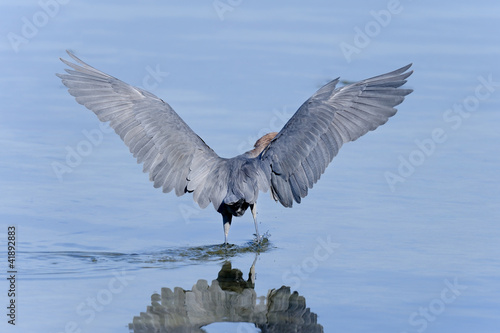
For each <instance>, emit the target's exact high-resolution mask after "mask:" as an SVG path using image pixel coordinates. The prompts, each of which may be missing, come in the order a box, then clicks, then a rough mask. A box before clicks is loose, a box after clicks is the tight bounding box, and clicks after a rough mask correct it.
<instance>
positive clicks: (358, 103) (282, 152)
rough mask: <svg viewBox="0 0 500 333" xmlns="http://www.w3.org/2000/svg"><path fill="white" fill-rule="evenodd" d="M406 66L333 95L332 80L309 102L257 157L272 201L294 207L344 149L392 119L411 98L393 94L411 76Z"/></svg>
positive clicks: (399, 91)
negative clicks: (266, 173) (268, 178)
mask: <svg viewBox="0 0 500 333" xmlns="http://www.w3.org/2000/svg"><path fill="white" fill-rule="evenodd" d="M410 66H411V65H408V66H405V67H403V68H400V69H398V70H395V71H393V72H390V73H387V74H383V75H379V76H376V77H373V78H370V79H366V80H363V81H360V82H357V83H353V84H350V85H347V86H344V87H342V88H339V89H335V86H336V84H337V83H338V79H336V80H333V81H332V82H330V83H328V84H326V85H325V86H323V87H322V88H321V89H319V90H318V91H317V92H316V93H315V94H314V95H313V96H312V97H311V98H309V99H308V100H307V101H306V102H305V103H304V104H303V105H302V106H301V107H300V108H299V110H298V111H297V112H296V113H295V114H294V115H293V117H292V118H291V119H290V120H289V121H288V122H287V123H286V124H285V126H284V127H283V129H282V130H281V131H280V132H279V133H278V134H277V135H276V137H275V139H274V140H273V141H272V142H271V143H270V144H269V146H268V147H267V148H266V149H265V150H264V151H263V152H262V154H261V156H260V157H261V159H262V161H263V162H264V165H263V166H264V167H265V168H267V167H268V166H270V167H271V170H272V172H271V191H272V194H273V197H274V199H275V200H279V201H280V202H281V204H282V205H283V206H285V207H291V206H292V204H293V200H295V201H296V202H297V203H300V200H301V198H303V197H305V196H306V195H307V191H308V188H312V187H313V185H314V184H315V183H316V181H318V179H319V178H320V176H321V174H323V172H324V171H325V169H326V167H327V166H328V164H329V163H330V162H331V160H332V159H333V157H335V155H337V153H338V151H339V149H340V147H341V146H342V145H343V144H344V143H346V142H349V141H354V140H356V139H357V138H359V137H360V136H362V135H363V134H365V133H367V132H368V131H373V130H374V129H376V128H377V127H378V126H380V125H382V124H384V123H385V122H386V121H387V120H388V119H389V117H391V116H393V115H394V114H395V113H396V109H395V108H394V106H396V105H398V104H400V103H401V102H402V101H403V99H404V96H406V95H408V94H409V93H411V92H412V90H410V89H398V88H399V87H400V86H402V85H403V84H404V83H405V82H406V80H405V79H406V78H407V77H408V76H410V75H411V73H412V72H411V71H410V72H406V71H407V70H408V68H410ZM405 72H406V73H405Z"/></svg>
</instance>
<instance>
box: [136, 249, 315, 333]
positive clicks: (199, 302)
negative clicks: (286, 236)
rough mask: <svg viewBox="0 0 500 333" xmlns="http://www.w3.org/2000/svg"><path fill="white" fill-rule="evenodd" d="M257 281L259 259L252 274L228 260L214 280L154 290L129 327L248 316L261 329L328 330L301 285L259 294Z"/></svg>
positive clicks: (198, 324) (195, 325)
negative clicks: (296, 288) (188, 287)
mask: <svg viewBox="0 0 500 333" xmlns="http://www.w3.org/2000/svg"><path fill="white" fill-rule="evenodd" d="M256 259H257V258H256ZM254 286H255V261H254V263H253V264H252V267H251V268H250V272H249V274H248V279H246V280H245V279H244V278H243V273H242V272H241V271H240V270H239V269H236V268H232V267H231V262H230V261H226V262H225V263H224V264H223V266H222V269H221V270H220V272H219V274H218V276H217V279H216V280H213V281H212V283H211V284H208V282H207V281H206V280H198V282H197V283H196V284H195V285H194V286H193V288H192V289H191V290H184V289H182V288H180V287H175V288H174V290H173V291H172V290H171V289H170V288H162V289H161V295H160V294H157V293H155V294H153V295H152V296H151V306H148V307H147V310H146V312H141V314H140V316H137V317H134V319H133V322H132V323H131V324H129V328H130V330H131V331H132V332H134V333H146V332H205V330H203V327H204V326H207V325H209V324H211V323H216V322H247V323H253V324H254V325H255V327H257V328H259V329H260V330H261V332H323V327H322V326H321V325H319V324H318V323H317V315H316V314H315V313H312V312H311V311H310V310H309V308H307V307H306V300H305V298H304V297H303V296H300V295H299V294H298V293H297V292H296V291H294V292H291V291H290V287H286V286H282V287H280V288H278V289H271V290H269V291H268V293H267V296H260V297H258V296H257V294H256V292H255V290H254Z"/></svg>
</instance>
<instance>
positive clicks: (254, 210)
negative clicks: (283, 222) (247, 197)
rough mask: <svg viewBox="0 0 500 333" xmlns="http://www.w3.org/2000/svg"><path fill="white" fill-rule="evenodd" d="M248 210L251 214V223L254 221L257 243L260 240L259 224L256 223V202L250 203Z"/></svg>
mask: <svg viewBox="0 0 500 333" xmlns="http://www.w3.org/2000/svg"><path fill="white" fill-rule="evenodd" d="M250 210H251V211H252V215H253V223H255V233H256V234H257V243H258V242H260V234H259V226H258V225H257V203H253V204H250Z"/></svg>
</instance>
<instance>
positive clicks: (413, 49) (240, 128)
mask: <svg viewBox="0 0 500 333" xmlns="http://www.w3.org/2000/svg"><path fill="white" fill-rule="evenodd" d="M0 10H1V11H0V12H1V13H2V20H0V31H1V36H2V39H1V43H0V61H1V65H2V66H0V68H1V69H0V72H1V74H2V75H1V76H0V84H1V89H0V94H1V95H0V98H1V100H2V107H1V109H0V117H1V118H0V145H1V151H2V158H1V159H0V188H1V192H0V193H1V195H2V197H1V198H2V200H0V214H1V216H0V221H1V229H0V243H1V244H2V245H1V246H2V259H1V260H0V261H1V263H2V264H1V271H2V276H7V275H8V274H7V270H8V267H7V252H6V248H7V227H8V226H10V225H14V226H16V229H17V243H16V244H17V256H16V265H17V266H16V269H17V270H18V273H17V285H16V292H17V295H16V298H15V300H16V315H17V316H16V327H15V328H13V327H12V325H9V324H7V320H8V319H9V318H8V317H7V316H6V315H5V314H6V313H7V309H6V306H7V305H8V304H9V303H8V302H9V301H10V298H9V297H7V292H8V290H9V284H8V283H7V282H6V280H4V282H2V283H0V294H1V295H2V298H1V299H2V301H1V302H2V303H1V308H2V309H4V310H3V313H4V314H2V315H1V318H3V319H1V320H0V325H1V330H2V332H4V331H5V330H6V329H7V330H8V332H14V331H15V330H17V331H19V332H21V331H22V332H129V331H135V332H152V331H151V330H149V331H148V327H149V329H151V328H152V327H155V326H154V325H158V323H159V322H160V321H161V320H163V322H164V323H165V322H168V323H169V324H168V325H166V324H165V325H164V329H165V330H166V329H167V328H169V329H170V328H173V327H176V326H175V325H176V324H174V323H179V322H183V323H187V322H190V323H194V324H193V325H194V326H196V325H198V326H197V327H199V326H202V325H208V326H206V331H207V332H256V331H258V329H257V328H256V326H257V327H260V329H269V330H274V331H276V332H280V331H283V332H287V331H291V330H293V329H302V330H303V331H306V332H307V331H309V332H315V331H321V329H322V330H323V331H324V332H333V331H345V332H367V331H370V332H498V329H499V327H500V317H499V315H498V314H499V310H500V301H499V300H500V291H499V288H498V286H499V283H500V260H499V258H500V246H499V245H498V239H499V237H500V227H499V224H498V222H499V218H500V213H499V206H500V205H499V198H500V190H499V186H498V184H499V180H500V179H499V178H500V177H499V174H498V169H499V167H500V154H499V153H500V149H499V139H500V135H499V131H498V128H499V127H498V124H499V123H500V116H499V113H498V110H499V108H500V99H499V96H500V69H499V67H498V58H499V55H500V36H499V35H498V33H497V32H498V30H499V28H500V23H499V22H500V20H499V19H500V17H499V16H500V14H499V13H500V4H498V2H494V1H484V2H481V3H472V2H456V1H442V2H439V3H436V2H431V1H404V0H401V1H400V2H394V1H357V2H353V3H351V4H346V3H343V4H340V3H338V4H335V3H332V2H331V1H312V2H311V1H310V2H307V3H306V2H299V1H273V2H264V1H226V0H221V1H214V2H211V1H205V2H197V3H196V4H191V5H187V4H184V3H181V2H178V1H176V2H174V1H169V2H147V3H136V2H132V1H122V2H120V3H119V4H118V3H116V4H112V3H107V2H104V3H92V4H90V3H87V2H84V1H78V0H73V1H62V0H61V1H60V2H56V0H52V1H50V0H46V1H43V0H42V1H40V2H37V1H21V2H19V1H18V2H16V3H12V4H2V5H0ZM65 49H71V50H73V51H74V52H75V53H76V54H77V55H78V56H79V57H81V58H82V59H83V60H85V61H87V62H89V63H90V64H91V65H93V66H95V67H97V68H99V69H100V70H103V71H105V72H107V73H109V74H111V75H113V76H116V77H118V78H120V79H122V80H124V81H126V82H128V83H131V84H133V85H136V86H142V87H144V88H147V89H148V90H150V91H151V92H153V93H155V94H156V95H158V96H159V97H161V98H163V99H164V100H165V101H168V103H169V104H170V105H171V106H172V107H173V108H174V109H175V110H176V111H177V112H178V113H179V114H180V115H181V117H182V118H183V119H184V120H185V121H186V122H187V123H188V124H189V125H190V126H191V127H192V128H193V130H195V131H196V132H197V133H198V134H199V135H200V136H201V137H202V138H203V139H204V140H205V141H206V142H207V143H208V144H209V145H210V146H211V147H212V148H213V149H214V150H215V151H217V152H218V153H219V154H220V155H221V156H233V155H236V154H239V153H241V152H242V151H245V150H248V149H250V148H251V146H252V145H253V143H254V142H255V140H256V138H257V137H259V136H261V135H262V134H265V133H266V132H269V131H273V130H279V129H280V128H281V127H282V126H283V125H284V124H285V122H286V120H287V119H288V118H289V117H290V116H291V115H292V114H293V112H294V111H295V110H296V109H297V108H298V107H299V106H300V104H301V103H302V102H303V101H304V100H306V99H307V98H308V97H309V96H310V95H312V93H314V91H315V90H316V89H317V88H319V87H320V86H321V85H322V84H324V83H326V82H327V81H329V80H331V79H333V78H335V77H337V76H341V78H342V79H345V80H349V81H354V80H358V79H363V78H367V77H370V76H374V75H377V74H381V73H385V72H387V71H390V70H393V69H396V68H399V67H401V66H403V65H406V64H407V63H410V62H412V63H413V70H414V71H415V72H414V74H413V75H412V76H411V77H410V79H409V82H408V84H407V85H408V87H410V88H412V89H414V92H413V93H412V94H411V95H410V96H409V97H408V98H407V100H406V101H405V102H404V103H403V104H402V105H401V106H400V107H399V113H398V114H397V115H396V116H395V117H394V118H392V119H391V120H390V121H389V122H388V123H387V124H386V125H384V126H383V127H381V128H379V129H378V130H377V131H376V132H373V133H369V134H367V135H366V136H364V137H362V138H361V139H359V140H358V141H356V142H354V143H351V144H347V145H346V146H344V147H343V148H342V150H341V152H340V153H339V155H338V156H337V157H336V158H335V159H334V161H333V163H332V164H331V165H330V167H329V168H328V169H327V171H326V173H325V174H324V175H323V176H322V178H321V180H320V181H319V182H318V183H317V184H316V185H315V188H314V189H313V190H311V191H310V194H309V195H308V197H307V198H306V199H305V200H303V203H302V204H300V205H296V206H295V207H294V208H293V209H285V208H283V207H281V206H280V205H279V204H276V203H274V202H273V201H272V200H271V199H270V198H269V194H262V196H261V199H260V201H259V207H258V210H259V215H258V218H259V221H260V229H261V231H263V232H268V242H267V243H266V244H265V245H264V246H263V247H262V248H260V249H256V248H255V247H254V246H253V245H252V238H253V236H252V234H253V232H254V227H253V221H252V218H251V214H249V213H248V214H246V215H245V216H244V217H242V218H239V219H236V220H235V221H234V223H233V227H232V229H231V232H230V241H231V243H234V244H235V245H233V246H232V247H231V248H229V249H223V248H221V247H220V246H219V245H218V244H220V243H222V241H223V233H222V228H221V221H220V215H219V214H218V213H216V212H215V211H214V210H213V209H212V208H208V209H205V210H201V209H199V208H197V206H195V205H194V203H193V201H192V198H191V197H190V196H188V195H187V196H183V197H180V198H178V197H176V196H175V195H174V194H172V193H169V194H167V195H166V194H163V193H162V192H161V191H159V190H155V189H154V188H153V187H152V184H151V183H150V182H149V181H148V176H147V175H146V174H143V173H142V172H141V171H142V166H140V165H137V164H136V163H135V160H134V159H133V157H132V156H131V155H130V153H129V152H128V149H127V148H126V147H125V145H124V144H123V143H122V142H121V141H120V139H119V138H118V137H117V136H116V135H115V134H114V133H110V132H109V130H108V129H107V128H104V127H99V126H100V124H99V122H98V120H97V119H96V117H95V116H94V115H93V114H92V113H91V112H90V111H88V110H86V109H85V108H83V107H82V106H80V105H78V104H77V103H76V102H75V101H74V99H73V98H72V97H71V96H70V95H69V94H68V93H67V91H66V89H65V87H64V86H63V85H62V83H61V82H60V80H59V79H58V78H57V77H56V76H55V75H54V73H56V72H59V73H60V72H62V70H63V68H64V65H63V64H62V63H61V62H60V61H59V60H58V58H59V57H65V58H67V56H66V54H65ZM85 133H87V135H90V134H89V133H93V135H94V136H91V138H93V141H91V139H89V138H88V136H86V134H85ZM78 149H80V152H83V154H80V155H78V157H75V156H73V155H72V153H71V152H74V151H78ZM71 156H73V157H71ZM71 158H73V159H71ZM68 159H69V161H70V162H73V163H72V164H71V166H70V167H68V168H67V169H64V170H65V171H66V172H63V173H61V172H57V171H55V170H54V165H66V166H68ZM57 163H59V164H57ZM229 264H230V265H231V268H232V269H233V270H232V271H231V270H230V269H229V268H228V267H229V266H228V265H229ZM252 265H254V266H252ZM234 269H237V270H239V271H237V270H234ZM249 272H252V274H251V276H253V277H254V278H256V279H255V280H254V281H253V282H252V279H250V280H249V276H248V274H249ZM239 274H240V275H239ZM227 276H229V278H228V277H227ZM218 277H219V280H218V281H214V280H216V279H217V278H218ZM224 277H226V279H224ZM200 280H202V281H200ZM203 280H204V281H203ZM205 281H206V282H205ZM228 281H232V282H228ZM208 286H210V288H209V287H208ZM282 286H287V287H289V289H287V288H281V287H282ZM176 288H177V289H176ZM179 288H180V289H179ZM280 288H281V289H280ZM294 291H296V292H297V293H298V294H294V293H293V292H294ZM304 302H305V304H304ZM148 307H149V308H148ZM306 308H309V310H306ZM152 312H155V313H156V314H152ZM141 313H142V315H141ZM161 313H163V315H162V316H163V317H162V316H160V315H159V314H161ZM165 313H167V314H169V315H166V314H165ZM173 313H176V315H175V316H174V315H173ZM316 315H317V317H316ZM266 316H267V317H266ZM262 318H268V319H267V322H266V320H264V319H262ZM272 318H274V319H272ZM280 318H281V319H280ZM283 318H295V319H294V320H297V322H296V323H295V325H296V326H293V327H292V326H279V325H282V324H283ZM167 319H168V320H167ZM224 320H230V321H236V322H238V323H236V324H229V323H216V324H211V325H209V323H210V322H221V321H224ZM273 320H274V321H273ZM280 320H281V321H280ZM245 321H250V322H252V323H255V325H254V324H244V323H243V322H245ZM132 323H133V324H132ZM129 324H132V325H130V326H129ZM195 324H196V325H195ZM148 325H149V326H148ZM169 325H170V326H169ZM186 325H187V324H185V325H184V326H186ZM266 325H267V326H266ZM319 325H321V326H319ZM194 326H193V327H194Z"/></svg>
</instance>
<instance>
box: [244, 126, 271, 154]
mask: <svg viewBox="0 0 500 333" xmlns="http://www.w3.org/2000/svg"><path fill="white" fill-rule="evenodd" d="M276 134H278V132H271V133H267V134H266V135H264V136H262V137H261V138H260V139H258V140H257V141H256V142H255V144H254V145H253V147H254V148H253V149H252V150H250V151H249V152H248V154H249V155H250V156H251V157H257V156H259V154H260V153H262V151H263V150H264V148H266V147H267V145H268V144H269V143H271V141H273V139H274V137H275V136H276Z"/></svg>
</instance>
